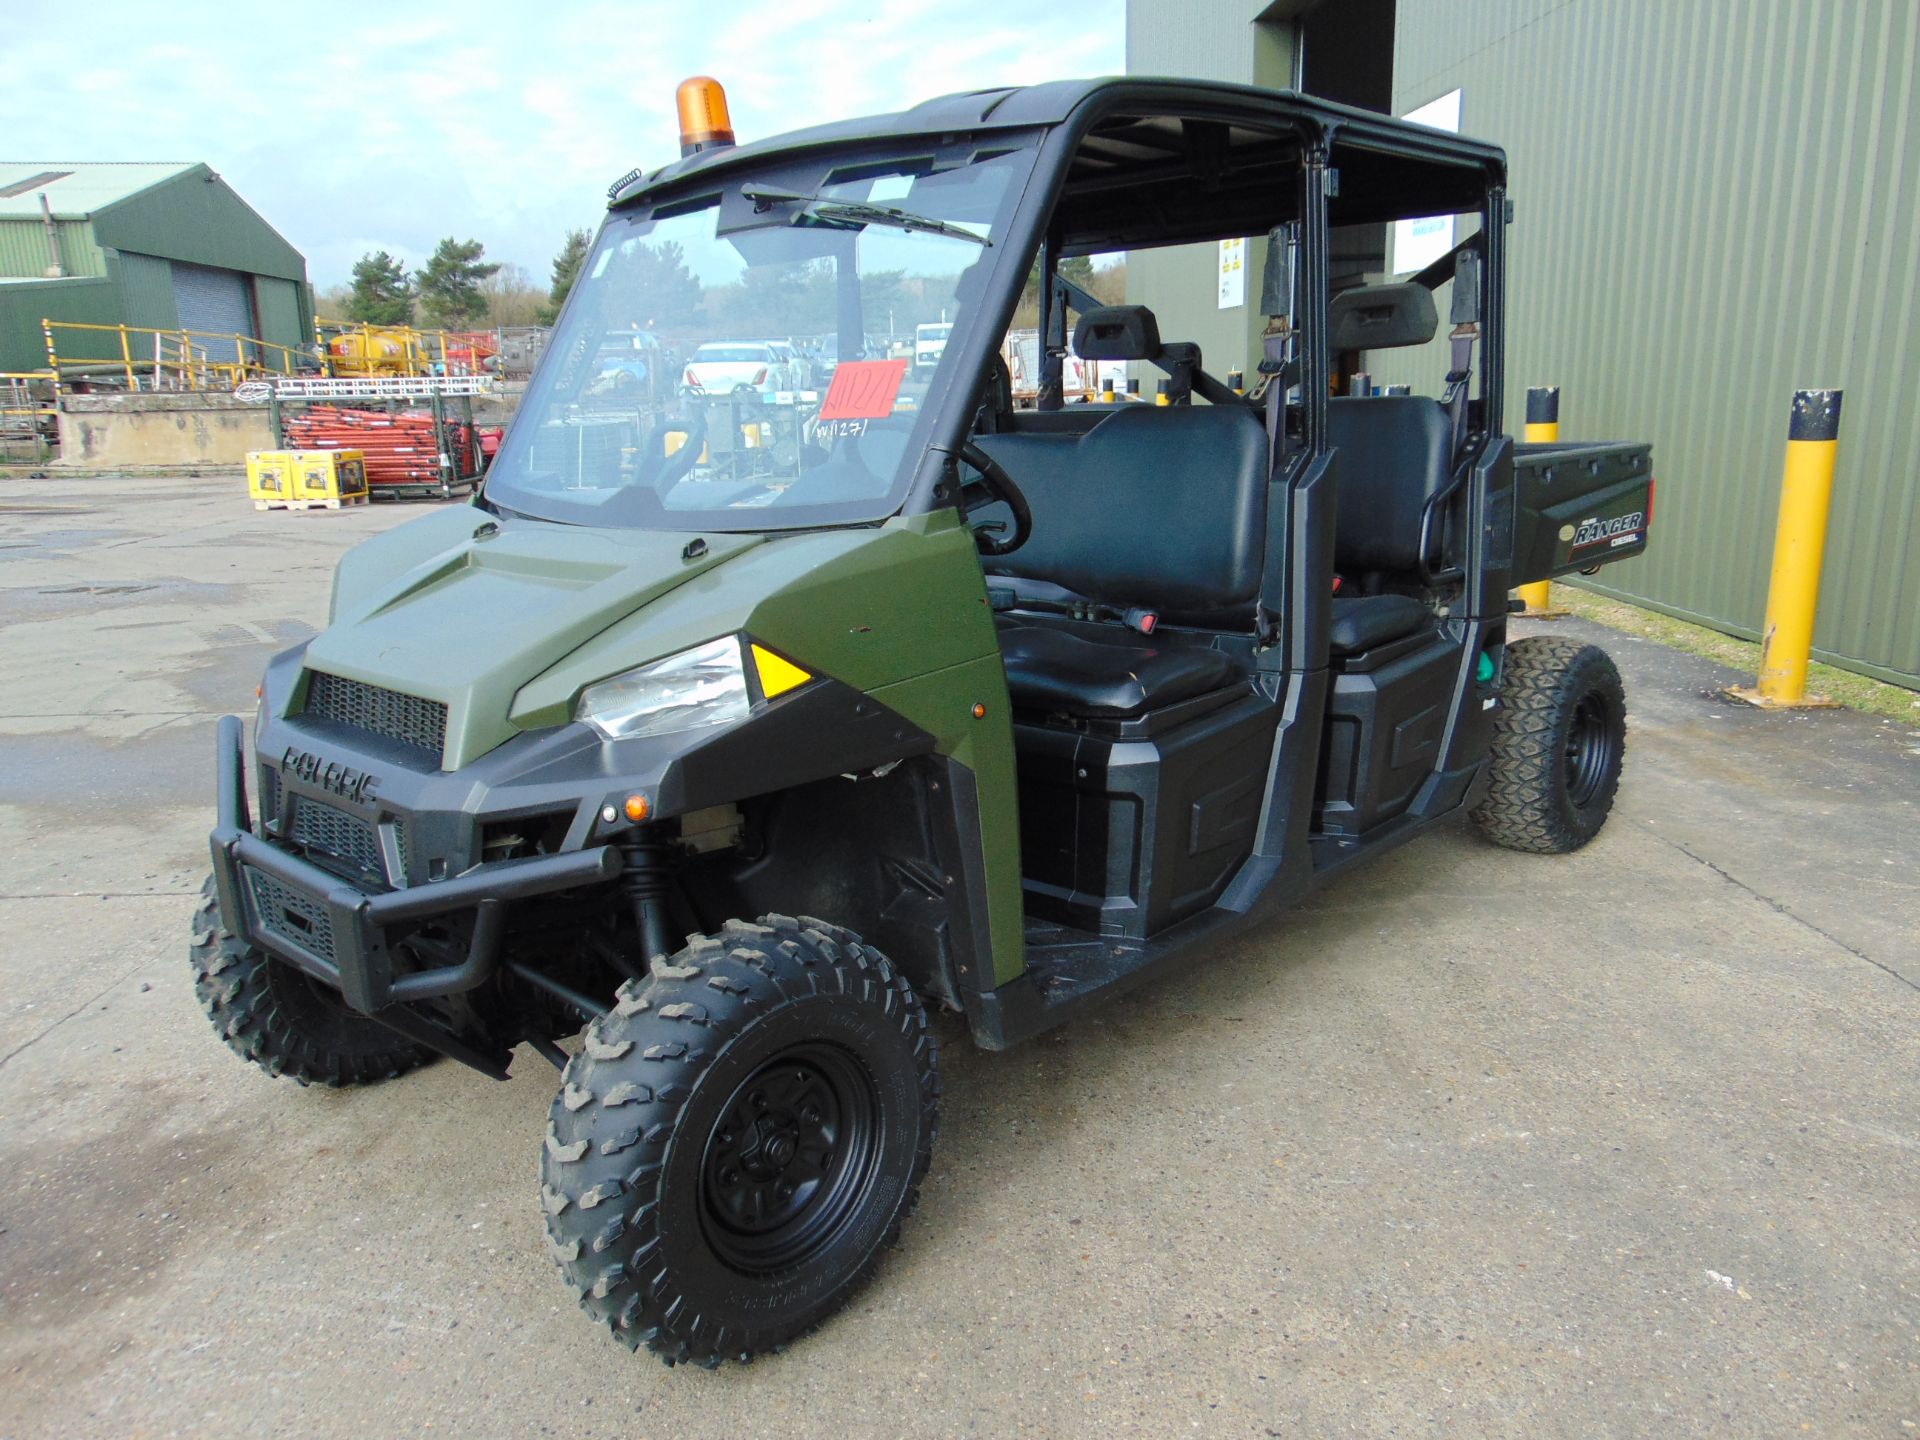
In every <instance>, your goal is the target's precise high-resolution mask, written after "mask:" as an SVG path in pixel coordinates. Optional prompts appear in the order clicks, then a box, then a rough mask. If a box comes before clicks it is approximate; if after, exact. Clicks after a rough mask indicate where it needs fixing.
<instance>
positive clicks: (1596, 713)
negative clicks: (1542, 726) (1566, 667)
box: [1566, 692, 1619, 810]
mask: <svg viewBox="0 0 1920 1440" xmlns="http://www.w3.org/2000/svg"><path fill="white" fill-rule="evenodd" d="M1618 749H1619V737H1618V735H1617V733H1616V728H1615V726H1614V724H1613V717H1612V716H1611V715H1610V714H1608V712H1607V703H1606V700H1605V698H1604V697H1602V696H1601V695H1599V694H1598V693H1596V692H1590V693H1588V694H1586V695H1583V696H1581V697H1580V703H1579V704H1578V705H1576V706H1574V709H1573V719H1572V721H1571V722H1570V723H1569V724H1568V726H1567V753H1566V776H1567V798H1568V799H1570V800H1571V801H1573V803H1574V806H1575V808H1577V809H1582V810H1584V809H1585V808H1586V807H1587V806H1588V805H1591V804H1592V803H1593V800H1594V797H1595V796H1596V795H1598V794H1599V793H1600V789H1601V787H1602V786H1603V785H1605V784H1606V780H1607V774H1608V772H1609V771H1610V770H1611V769H1612V768H1613V762H1614V757H1615V754H1616V752H1617V751H1618Z"/></svg>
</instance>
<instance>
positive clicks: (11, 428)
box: [0, 370, 58, 460]
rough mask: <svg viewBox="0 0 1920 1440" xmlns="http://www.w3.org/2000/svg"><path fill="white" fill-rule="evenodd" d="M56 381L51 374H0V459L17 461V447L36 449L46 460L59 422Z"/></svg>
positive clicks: (36, 371) (27, 371)
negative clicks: (8, 458)
mask: <svg viewBox="0 0 1920 1440" xmlns="http://www.w3.org/2000/svg"><path fill="white" fill-rule="evenodd" d="M56 384H57V382H56V380H55V377H54V375H53V372H52V371H50V370H0V446H3V447H4V448H0V456H9V455H11V456H13V457H15V458H18V452H17V450H16V449H15V447H16V446H18V445H19V444H21V443H22V442H23V441H24V442H28V443H31V445H32V446H33V458H34V459H35V460H39V459H42V458H44V457H45V455H46V454H47V453H48V450H49V448H50V445H51V441H52V437H53V432H54V427H55V424H56V422H57V418H58V411H57V405H58V401H57V398H56V397H57V393H58V392H57V389H56Z"/></svg>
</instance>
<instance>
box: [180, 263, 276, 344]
mask: <svg viewBox="0 0 1920 1440" xmlns="http://www.w3.org/2000/svg"><path fill="white" fill-rule="evenodd" d="M249 289H250V287H249V286H248V284H247V277H246V276H245V275H242V274H241V273H240V272H239V271H238V270H215V269H214V268H213V267H211V266H208V265H189V264H187V263H186V262H184V261H181V260H176V261H174V262H173V303H174V304H175V305H176V306H177V307H179V311H180V328H181V329H182V330H198V331H200V332H201V333H202V334H206V335H253V334H257V333H258V332H257V331H256V330H255V329H254V324H253V301H252V299H251V297H250V295H249V293H248V292H249ZM194 349H196V350H201V349H204V350H205V351H206V353H207V358H208V359H209V360H218V361H226V362H231V361H232V360H233V359H234V358H235V355H234V352H235V349H236V347H235V345H234V343H233V341H231V340H229V341H227V342H226V343H225V344H222V343H221V342H220V341H218V340H196V341H194Z"/></svg>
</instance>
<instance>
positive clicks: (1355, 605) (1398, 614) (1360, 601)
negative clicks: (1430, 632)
mask: <svg viewBox="0 0 1920 1440" xmlns="http://www.w3.org/2000/svg"><path fill="white" fill-rule="evenodd" d="M1432 619H1433V611H1431V610H1429V609H1428V608H1427V607H1426V606H1425V605H1422V604H1421V603H1420V602H1419V601H1418V600H1416V599H1414V598H1413V596H1411V595H1356V596H1354V597H1353V598H1352V599H1349V600H1342V599H1340V598H1338V597H1335V599H1334V602H1333V628H1332V630H1331V631H1330V632H1329V633H1328V643H1329V644H1330V645H1331V646H1332V648H1333V652H1334V653H1335V654H1336V655H1358V654H1359V653H1360V652H1361V651H1363V650H1371V649H1373V647H1374V646H1376V645H1384V644H1386V643H1387V642H1388V641H1389V640H1398V639H1399V638H1400V637H1401V636H1402V635H1411V634H1412V633H1413V632H1414V631H1416V630H1418V629H1419V628H1420V627H1421V626H1422V625H1425V624H1427V623H1428V622H1429V621H1431V620H1432Z"/></svg>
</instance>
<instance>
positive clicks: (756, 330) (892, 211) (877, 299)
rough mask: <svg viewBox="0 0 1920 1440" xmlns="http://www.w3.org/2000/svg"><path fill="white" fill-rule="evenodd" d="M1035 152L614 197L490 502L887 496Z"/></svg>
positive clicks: (743, 503) (674, 526)
mask: <svg viewBox="0 0 1920 1440" xmlns="http://www.w3.org/2000/svg"><path fill="white" fill-rule="evenodd" d="M1030 165H1031V155H1030V153H1029V152H1027V151H1024V150H1018V151H1001V152H1000V153H998V154H994V155H991V156H989V157H988V158H982V159H974V158H971V157H969V156H959V157H956V156H953V155H941V156H928V157H921V158H917V159H914V160H911V161H901V162H897V163H894V164H891V165H890V164H889V163H888V162H884V161H879V162H876V161H873V160H871V159H867V160H864V161H863V162H862V163H859V164H856V165H846V164H842V165H840V166H839V167H838V169H834V168H827V166H826V164H825V162H821V161H817V160H816V161H815V162H813V164H812V167H811V169H810V170H809V171H807V172H806V173H802V172H800V171H798V170H793V169H783V170H781V171H779V172H778V173H777V174H774V175H770V176H766V177H759V176H756V177H754V178H752V179H747V180H742V179H727V180H722V181H717V182H715V185H714V188H713V189H712V190H709V191H706V192H704V193H700V192H697V193H696V194H695V195H693V196H691V197H680V198H676V199H674V200H671V201H665V202H659V203H657V204H655V205H654V206H653V207H651V208H638V209H634V210H629V211H621V212H616V213H615V214H613V215H610V216H609V217H608V219H607V223H606V225H605V227H604V228H603V229H602V231H601V233H600V238H599V240H598V241H597V242H596V244H595V246H594V249H593V253H592V254H591V255H590V256H589V257H588V259H587V262H586V264H585V265H584V266H583V267H582V271H581V277H580V280H579V281H578V283H577V284H576V285H575V287H574V290H573V293H572V295H571V296H570V297H569V299H568V301H567V306H566V310H565V312H564V313H563V315H562V316H561V318H560V323H559V325H558V326H557V327H556V328H555V331H554V335H553V339H552V341H551V342H550V344H549V346H548V348H547V352H546V355H545V357H544V358H543V359H542V361H541V364H540V368H539V370H538V372H537V373H536V374H535V375H534V377H533V381H532V383H531V384H530V385H529V387H528V390H527V394H526V397H525V399H524V401H523V402H522V404H521V407H520V409H519V412H518V414H517V415H516V416H515V417H514V421H513V424H512V426H511V428H510V430H509V432H508V434H507V437H506V441H505V443H504V444H503V445H502V447H501V450H500V454H499V456H498V457H497V458H496V459H495V461H494V463H493V466H492V468H491V469H490V470H489V471H488V474H487V485H486V497H487V500H488V502H489V503H492V504H498V505H501V506H504V507H506V508H507V509H510V510H513V511H516V512H519V513H521V514H527V515H532V516H535V517H537V518H542V519H549V520H559V521H565V522H568V523H572V524H586V525H611V526H620V527H630V528H643V529H660V530H770V529H799V528H805V527H812V526H820V525H833V524H849V523H860V522H869V521H875V520H880V519H883V518H885V517H886V516H888V515H890V514H892V513H894V512H895V511H896V510H898V509H899V507H900V504H901V501H902V499H903V498H904V496H905V492H906V489H907V486H908V484H909V482H910V481H911V479H912V473H913V469H914V464H915V462H916V461H917V459H918V458H919V456H920V454H921V453H922V451H923V450H924V448H925V444H926V432H927V429H928V426H929V418H930V415H931V413H932V411H933V410H934V409H935V408H937V406H938V404H939V402H940V400H941V397H943V396H944V395H945V394H946V393H947V391H948V390H949V388H950V387H951V386H952V384H954V383H955V377H954V376H953V375H952V374H951V373H950V372H951V370H952V368H953V366H954V365H955V364H957V363H958V362H957V360H956V359H955V358H954V355H955V351H954V348H953V347H950V346H945V345H943V346H942V347H941V348H942V351H943V353H942V354H940V355H938V356H930V355H929V354H928V353H927V351H928V349H929V347H928V346H927V345H926V344H925V341H926V339H927V338H928V336H929V335H930V334H933V333H936V332H937V333H938V334H939V336H940V337H941V339H942V341H945V340H946V339H947V338H948V332H949V331H951V330H953V329H954V322H955V321H956V320H957V319H961V318H963V317H965V316H967V314H968V312H969V310H970V309H971V308H972V307H977V306H978V305H979V304H980V303H981V298H980V297H981V293H982V290H983V288H984V281H985V279H986V276H987V273H988V271H989V270H990V268H991V266H992V265H993V264H994V262H996V261H997V260H999V259H1000V258H1002V251H1001V250H1000V249H999V248H997V247H999V246H1000V245H1001V244H1002V243H1003V240H1004V232H1005V230H1006V228H1007V224H1008V220H1009V218H1010V215H1011V212H1012V210H1013V207H1014V203H1015V201H1016V200H1017V198H1018V196H1019V193H1020V189H1021V184H1022V182H1023V181H1024V179H1025V177H1026V174H1027V171H1028V169H1029V168H1030ZM856 172H857V174H858V178H857V179H848V178H842V177H844V176H846V175H848V174H849V173H856ZM696 183H697V181H696ZM972 389H973V386H972V385H971V384H969V385H968V386H967V391H968V393H969V394H971V392H972Z"/></svg>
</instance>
